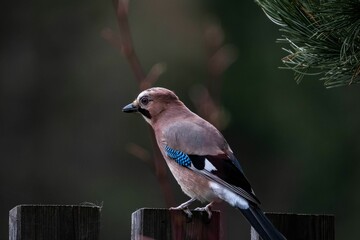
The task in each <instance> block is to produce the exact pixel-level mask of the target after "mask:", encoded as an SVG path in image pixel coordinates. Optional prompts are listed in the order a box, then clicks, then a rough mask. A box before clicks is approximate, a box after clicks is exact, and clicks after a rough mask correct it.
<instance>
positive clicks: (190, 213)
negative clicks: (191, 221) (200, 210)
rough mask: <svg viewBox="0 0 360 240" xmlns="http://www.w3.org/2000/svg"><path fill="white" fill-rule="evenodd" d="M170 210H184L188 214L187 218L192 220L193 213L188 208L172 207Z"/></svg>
mask: <svg viewBox="0 0 360 240" xmlns="http://www.w3.org/2000/svg"><path fill="white" fill-rule="evenodd" d="M169 209H170V210H183V212H184V213H185V214H186V216H187V217H188V218H192V215H193V214H192V212H191V211H190V209H189V208H188V207H182V206H181V205H180V206H178V207H171V208H169Z"/></svg>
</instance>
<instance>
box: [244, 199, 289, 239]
mask: <svg viewBox="0 0 360 240" xmlns="http://www.w3.org/2000/svg"><path fill="white" fill-rule="evenodd" d="M239 210H240V211H241V212H242V214H244V216H245V218H246V219H247V220H248V221H249V223H250V224H251V226H253V228H255V230H256V232H257V233H258V234H259V235H260V236H261V238H262V239H263V240H285V239H286V238H285V237H284V236H283V235H282V234H281V233H280V232H279V231H278V230H277V229H276V228H275V227H274V226H273V225H272V223H271V222H270V220H269V219H268V218H267V217H266V216H265V215H264V213H263V212H262V211H261V209H260V208H259V207H257V206H250V207H249V208H248V209H241V208H239Z"/></svg>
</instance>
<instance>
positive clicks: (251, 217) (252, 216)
mask: <svg viewBox="0 0 360 240" xmlns="http://www.w3.org/2000/svg"><path fill="white" fill-rule="evenodd" d="M122 111H123V112H125V113H134V112H137V113H140V114H141V116H142V117H143V118H144V119H145V121H146V122H147V123H149V124H150V125H151V127H152V129H153V130H154V133H155V138H156V142H157V145H158V147H159V149H160V151H161V153H162V155H163V157H164V159H165V161H166V163H167V165H168V167H169V169H170V171H171V172H172V174H173V176H174V178H175V179H176V181H177V182H178V184H179V185H180V187H181V189H182V191H183V192H184V193H185V194H186V195H188V196H189V197H190V199H189V200H188V201H186V202H184V203H182V204H180V205H179V206H178V207H173V208H171V209H181V210H183V211H184V212H185V213H186V214H187V215H188V216H189V217H191V211H190V210H189V206H190V205H191V203H193V202H194V201H196V200H198V201H200V202H206V203H208V204H207V205H206V206H205V207H203V208H197V209H196V210H203V211H206V212H207V213H208V216H209V218H211V207H212V205H213V204H214V203H215V202H220V201H224V202H227V203H228V204H229V205H231V206H233V207H235V208H237V209H239V210H240V211H241V213H242V214H243V215H244V216H245V218H246V219H247V220H248V222H249V223H250V224H251V225H252V226H253V228H254V229H255V230H256V231H257V233H258V234H259V235H260V236H261V238H262V239H263V240H283V239H286V238H285V237H284V236H283V235H282V234H281V233H280V232H279V231H278V230H277V229H276V228H275V227H274V226H273V224H272V223H271V222H270V220H269V219H268V218H267V217H266V216H265V214H264V213H263V211H262V210H261V209H260V207H259V205H260V201H259V199H258V198H257V197H256V195H255V193H254V190H253V189H252V187H251V185H250V183H249V181H248V179H247V178H246V176H245V174H244V172H243V169H242V167H241V165H240V162H239V161H238V160H237V158H236V157H235V155H234V153H233V151H232V150H231V148H230V146H229V144H228V143H227V141H226V140H225V138H224V136H223V135H222V134H221V133H220V131H219V130H218V129H216V127H215V126H213V125H212V124H211V123H209V122H208V121H206V120H205V119H203V118H201V117H200V116H198V115H197V114H195V113H194V112H192V111H191V110H190V109H189V108H187V107H186V106H185V104H184V103H183V102H182V101H181V100H180V99H179V97H178V96H177V95H176V94H175V93H174V92H173V91H171V90H169V89H166V88H162V87H152V88H149V89H146V90H143V91H142V92H141V93H140V94H139V95H138V96H137V97H136V99H135V100H134V101H133V102H132V103H130V104H127V105H126V106H125V107H123V109H122Z"/></svg>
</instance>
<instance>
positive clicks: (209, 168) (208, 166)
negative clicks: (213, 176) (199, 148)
mask: <svg viewBox="0 0 360 240" xmlns="http://www.w3.org/2000/svg"><path fill="white" fill-rule="evenodd" d="M204 169H205V170H206V171H208V172H211V171H217V169H216V167H215V166H214V165H213V164H212V163H211V162H210V161H209V160H207V159H206V158H205V166H204Z"/></svg>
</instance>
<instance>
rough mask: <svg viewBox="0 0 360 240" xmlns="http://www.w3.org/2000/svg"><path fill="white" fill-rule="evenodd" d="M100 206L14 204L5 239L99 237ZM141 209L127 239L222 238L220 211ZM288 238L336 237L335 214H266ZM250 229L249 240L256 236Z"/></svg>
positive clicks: (88, 239)
mask: <svg viewBox="0 0 360 240" xmlns="http://www.w3.org/2000/svg"><path fill="white" fill-rule="evenodd" d="M100 213H101V207H99V206H95V205H19V206H16V207H14V208H13V209H11V210H10V212H9V240H40V239H41V240H43V239H56V240H80V239H81V240H99V236H100ZM192 213H193V216H192V218H189V217H187V216H186V214H184V212H183V211H181V210H169V209H154V208H142V209H139V210H137V211H135V212H134V213H133V214H132V227H131V239H132V240H150V239H156V240H162V239H166V240H167V239H170V240H202V239H207V240H223V234H222V229H221V221H220V217H221V214H220V212H219V211H213V214H212V217H211V219H210V220H209V219H208V216H207V214H206V213H205V212H201V211H192ZM266 215H267V217H268V218H269V219H270V220H271V221H272V222H273V224H274V226H275V227H276V228H277V229H279V231H280V232H282V233H283V234H284V235H285V236H286V237H287V239H288V240H308V239H311V240H335V217H334V215H325V214H321V215H314V214H310V215H309V214H289V213H266ZM260 239H261V238H260V237H259V236H258V234H257V233H256V231H255V230H254V229H251V240H260Z"/></svg>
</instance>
